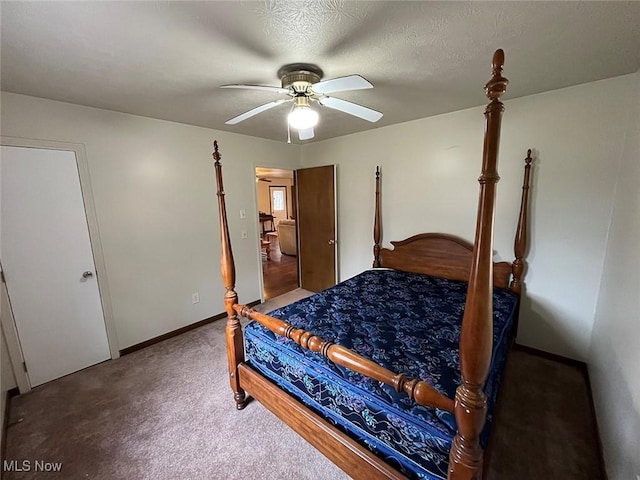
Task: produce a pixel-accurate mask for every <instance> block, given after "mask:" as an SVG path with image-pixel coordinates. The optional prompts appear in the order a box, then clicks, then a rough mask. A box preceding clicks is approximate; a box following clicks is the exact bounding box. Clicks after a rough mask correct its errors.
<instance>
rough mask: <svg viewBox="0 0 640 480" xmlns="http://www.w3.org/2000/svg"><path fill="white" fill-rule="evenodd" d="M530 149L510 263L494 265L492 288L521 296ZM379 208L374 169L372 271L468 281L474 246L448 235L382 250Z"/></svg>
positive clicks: (426, 236)
mask: <svg viewBox="0 0 640 480" xmlns="http://www.w3.org/2000/svg"><path fill="white" fill-rule="evenodd" d="M532 161H533V159H532V157H531V149H529V150H527V156H526V158H525V159H524V179H523V182H522V196H521V198H520V213H519V215H518V225H517V229H516V235H515V240H514V245H513V248H514V254H515V255H514V256H515V259H514V261H513V263H510V262H493V285H494V286H495V287H499V288H509V289H510V290H511V291H513V292H514V293H517V294H518V295H520V293H521V291H522V278H523V275H524V270H525V261H524V256H525V254H526V250H527V230H528V211H529V183H530V178H531V162H532ZM381 211H382V209H381V206H380V168H379V167H377V168H376V205H375V218H374V227H373V241H374V245H373V267H374V268H377V267H386V268H393V269H396V270H402V271H405V272H412V273H423V274H426V275H433V276H435V277H443V278H448V279H450V280H462V281H465V282H468V281H469V276H470V275H471V262H472V259H473V244H471V243H470V242H468V241H466V240H464V239H462V238H460V237H456V236H455V235H450V234H447V233H421V234H418V235H414V236H413V237H409V238H407V239H405V240H400V241H395V242H391V244H392V245H393V249H390V248H381V245H380V241H381V237H382V227H381V224H382V221H381Z"/></svg>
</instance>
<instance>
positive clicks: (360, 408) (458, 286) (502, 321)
mask: <svg viewBox="0 0 640 480" xmlns="http://www.w3.org/2000/svg"><path fill="white" fill-rule="evenodd" d="M503 62H504V54H503V52H502V50H498V51H496V53H495V54H494V57H493V78H492V79H491V80H490V81H489V83H488V84H487V85H486V90H487V96H488V97H489V99H490V103H489V105H488V106H487V108H486V110H485V116H486V118H487V128H486V132H485V141H484V154H483V163H482V174H481V176H480V179H479V182H480V198H479V206H478V217H477V225H476V238H475V244H474V245H471V244H470V243H468V242H466V241H464V240H462V239H459V238H457V237H454V236H451V235H446V234H429V233H427V234H420V235H415V236H413V237H411V238H408V239H406V240H403V241H400V242H391V243H392V244H393V245H394V248H393V249H392V250H391V249H386V248H381V243H380V242H381V238H380V237H381V233H380V232H381V228H380V224H381V220H380V210H381V209H380V174H379V170H378V171H377V172H376V214H375V222H374V262H373V266H374V267H376V268H374V269H373V270H369V271H366V272H363V273H362V274H360V275H357V276H356V277H354V278H352V279H349V280H347V281H345V282H341V283H340V284H338V285H336V286H335V287H332V288H330V289H328V290H325V291H323V292H320V293H318V294H316V295H313V296H312V297H309V298H308V299H304V300H301V301H299V302H296V303H295V304H292V305H289V306H287V307H284V308H282V309H279V310H276V311H275V312H271V313H270V314H269V315H265V314H262V313H259V312H256V311H254V310H252V309H251V308H249V307H247V306H245V305H239V304H238V298H237V294H236V292H235V290H234V289H235V267H234V262H233V253H232V249H231V242H230V236H229V228H228V223H227V215H226V207H225V201H224V188H223V181H222V167H221V164H220V159H221V156H220V153H219V151H218V145H217V142H215V143H214V149H215V151H214V154H213V156H214V160H215V170H216V178H217V186H218V203H219V210H220V222H221V243H222V245H221V251H222V252H221V260H222V276H223V281H224V284H225V287H226V293H225V297H224V298H225V306H226V310H227V313H228V320H227V325H226V337H227V356H228V365H229V379H230V383H231V388H232V390H233V392H234V398H235V401H236V406H237V408H238V409H239V410H240V409H242V408H244V406H245V405H246V402H247V395H250V396H251V397H253V398H255V399H256V400H258V401H260V402H261V403H263V404H264V405H265V406H266V407H267V408H268V409H269V410H271V411H272V412H273V413H275V414H276V415H277V416H278V417H280V418H281V419H282V420H283V421H284V422H285V423H287V424H288V425H289V426H291V427H292V428H293V429H294V430H295V431H296V432H298V433H299V434H300V435H301V436H303V437H304V438H305V439H306V440H307V441H309V442H310V443H311V444H312V445H314V446H315V447H316V448H317V449H318V450H320V451H321V452H322V453H324V454H325V455H326V456H327V457H328V458H329V459H331V460H332V461H333V462H334V463H335V464H337V465H338V466H339V467H340V468H342V469H343V470H344V471H345V472H347V473H348V474H349V475H350V476H352V477H353V478H357V479H360V478H367V479H373V478H406V477H411V478H425V479H444V478H449V479H452V480H463V479H464V480H466V479H479V478H481V475H482V461H483V447H484V446H486V443H487V436H488V434H489V424H490V421H491V412H492V410H493V407H494V404H495V402H496V398H497V391H498V385H499V383H500V379H501V376H502V372H503V367H504V363H505V361H506V356H507V353H508V350H509V347H510V344H511V342H512V339H513V338H514V334H515V328H516V325H517V313H518V305H519V295H520V293H521V290H522V275H523V272H524V253H525V250H526V237H527V232H526V228H527V208H528V188H529V169H530V162H531V157H530V151H529V154H528V155H527V159H526V166H525V178H524V184H523V191H522V199H521V210H520V215H519V221H518V227H517V232H516V240H515V257H516V259H515V261H514V262H513V264H510V263H508V262H499V263H494V262H493V217H494V203H495V185H496V183H497V181H498V179H499V178H498V174H497V168H496V165H497V154H498V144H499V134H500V117H501V114H502V111H503V105H502V103H501V102H500V97H501V96H502V94H503V93H504V92H505V89H506V86H507V83H508V82H507V80H506V79H505V78H504V77H502V75H501V72H502V65H503ZM494 286H495V287H496V288H495V290H494ZM238 316H242V317H246V318H249V319H251V320H255V322H251V323H250V324H249V325H248V326H247V327H246V328H245V331H244V332H243V330H242V327H241V324H240V321H239V319H238ZM461 319H462V320H461ZM494 345H495V347H494ZM245 357H246V358H245ZM488 414H489V415H488ZM485 420H488V421H487V425H486V426H485Z"/></svg>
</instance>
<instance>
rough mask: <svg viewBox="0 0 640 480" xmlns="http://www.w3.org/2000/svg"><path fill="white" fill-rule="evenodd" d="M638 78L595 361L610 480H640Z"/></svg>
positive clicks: (604, 282)
mask: <svg viewBox="0 0 640 480" xmlns="http://www.w3.org/2000/svg"><path fill="white" fill-rule="evenodd" d="M635 77H636V80H635V81H636V86H635V92H633V93H630V94H629V96H628V99H627V101H628V102H629V103H630V104H635V107H636V110H635V116H634V117H632V118H631V120H630V121H629V122H628V125H629V126H628V131H627V136H626V139H625V144H624V151H623V155H622V161H621V167H620V169H619V170H618V180H617V183H616V190H615V200H614V208H613V216H612V218H611V228H610V230H609V240H608V242H607V251H606V257H605V262H604V272H603V275H602V284H601V288H600V296H599V298H598V307H597V310H596V318H595V323H594V328H593V336H592V339H591V356H590V358H589V372H590V375H591V382H592V387H593V394H594V401H595V405H596V410H597V416H598V424H599V427H600V434H601V438H602V440H603V446H604V454H605V459H606V462H605V463H606V466H607V473H608V477H609V479H610V480H627V479H635V478H636V477H635V475H640V457H638V453H639V452H640V373H639V371H638V369H639V368H640V250H639V249H638V247H639V246H640V72H639V73H638V74H636V75H635Z"/></svg>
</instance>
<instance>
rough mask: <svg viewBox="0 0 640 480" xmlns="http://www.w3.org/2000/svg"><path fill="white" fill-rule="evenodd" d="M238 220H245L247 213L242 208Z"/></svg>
mask: <svg viewBox="0 0 640 480" xmlns="http://www.w3.org/2000/svg"><path fill="white" fill-rule="evenodd" d="M240 218H247V211H246V210H245V209H244V208H243V209H242V210H240Z"/></svg>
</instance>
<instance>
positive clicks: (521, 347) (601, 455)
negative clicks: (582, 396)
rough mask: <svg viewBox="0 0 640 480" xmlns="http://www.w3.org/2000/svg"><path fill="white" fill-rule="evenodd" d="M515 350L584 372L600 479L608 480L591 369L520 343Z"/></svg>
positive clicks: (569, 359)
mask: <svg viewBox="0 0 640 480" xmlns="http://www.w3.org/2000/svg"><path fill="white" fill-rule="evenodd" d="M513 348H514V349H516V350H520V351H522V352H526V353H530V354H531V355H536V356H538V357H542V358H546V359H548V360H552V361H555V362H560V363H564V364H566V365H570V366H572V367H576V368H577V369H578V370H580V371H581V372H582V375H583V376H584V381H585V383H586V385H587V392H588V394H589V405H590V409H591V416H592V418H593V422H594V424H595V434H596V443H597V445H598V457H599V463H600V478H602V479H604V480H607V470H606V468H605V466H604V450H603V448H602V439H601V437H600V429H599V428H598V417H597V415H596V406H595V404H594V402H593V391H592V390H591V379H590V377H589V368H588V367H587V364H586V363H585V362H581V361H580V360H575V359H573V358H569V357H564V356H562V355H558V354H555V353H550V352H545V351H544V350H538V349H537V348H533V347H527V346H526V345H520V344H518V343H516V344H514V346H513Z"/></svg>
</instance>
